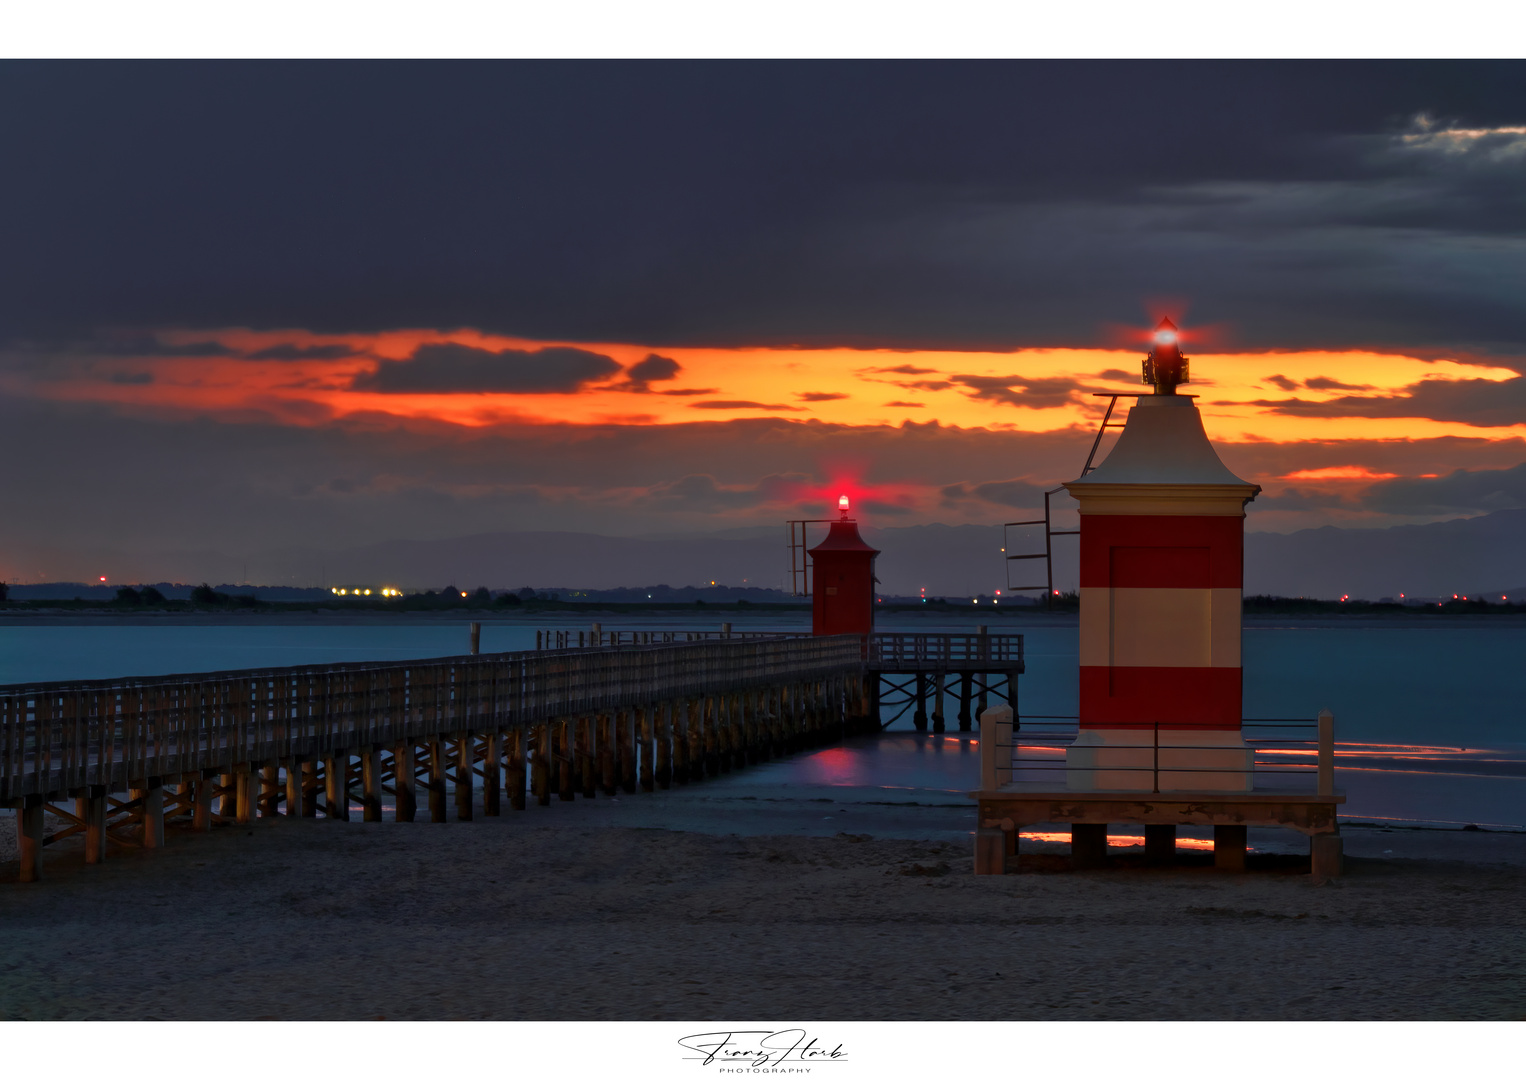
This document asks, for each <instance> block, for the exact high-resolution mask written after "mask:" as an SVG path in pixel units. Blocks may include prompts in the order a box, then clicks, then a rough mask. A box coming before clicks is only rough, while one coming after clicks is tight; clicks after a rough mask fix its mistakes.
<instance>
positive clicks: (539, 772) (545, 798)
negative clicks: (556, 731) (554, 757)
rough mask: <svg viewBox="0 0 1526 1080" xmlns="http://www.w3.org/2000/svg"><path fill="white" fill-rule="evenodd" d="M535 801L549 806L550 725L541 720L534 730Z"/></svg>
mask: <svg viewBox="0 0 1526 1080" xmlns="http://www.w3.org/2000/svg"><path fill="white" fill-rule="evenodd" d="M533 782H534V784H535V801H536V802H537V803H539V804H540V805H541V806H550V805H551V725H550V724H549V723H547V722H546V721H544V720H542V721H541V722H540V723H539V724H538V725H536V728H535V771H534V774H533Z"/></svg>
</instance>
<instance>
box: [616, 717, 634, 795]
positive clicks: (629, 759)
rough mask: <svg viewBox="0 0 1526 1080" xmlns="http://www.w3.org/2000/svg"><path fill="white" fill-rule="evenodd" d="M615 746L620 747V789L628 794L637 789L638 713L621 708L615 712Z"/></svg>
mask: <svg viewBox="0 0 1526 1080" xmlns="http://www.w3.org/2000/svg"><path fill="white" fill-rule="evenodd" d="M615 746H616V747H618V753H619V762H618V771H619V773H620V790H622V791H624V792H625V793H626V794H627V795H630V794H634V792H635V790H636V713H635V710H634V709H621V710H620V711H619V712H617V713H616V714H615Z"/></svg>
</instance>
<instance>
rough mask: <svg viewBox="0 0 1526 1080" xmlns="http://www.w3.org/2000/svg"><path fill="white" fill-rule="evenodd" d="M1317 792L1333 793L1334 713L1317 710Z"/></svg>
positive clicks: (1327, 710) (1323, 793) (1322, 793)
mask: <svg viewBox="0 0 1526 1080" xmlns="http://www.w3.org/2000/svg"><path fill="white" fill-rule="evenodd" d="M1319 794H1321V795H1334V794H1335V714H1334V713H1332V712H1331V711H1330V710H1329V709H1321V710H1319Z"/></svg>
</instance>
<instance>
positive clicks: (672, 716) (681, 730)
mask: <svg viewBox="0 0 1526 1080" xmlns="http://www.w3.org/2000/svg"><path fill="white" fill-rule="evenodd" d="M668 720H669V722H670V723H671V724H672V725H673V769H672V772H673V782H674V783H676V784H679V785H680V786H682V785H684V784H687V783H688V782H689V703H688V702H687V701H675V702H672V703H671V704H670V705H669V706H668Z"/></svg>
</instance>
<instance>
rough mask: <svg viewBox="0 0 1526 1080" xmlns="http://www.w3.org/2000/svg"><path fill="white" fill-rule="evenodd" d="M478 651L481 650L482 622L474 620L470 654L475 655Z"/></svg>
mask: <svg viewBox="0 0 1526 1080" xmlns="http://www.w3.org/2000/svg"><path fill="white" fill-rule="evenodd" d="M480 652H482V624H481V623H480V622H474V623H472V655H473V656H476V655H477V654H478V653H480Z"/></svg>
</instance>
